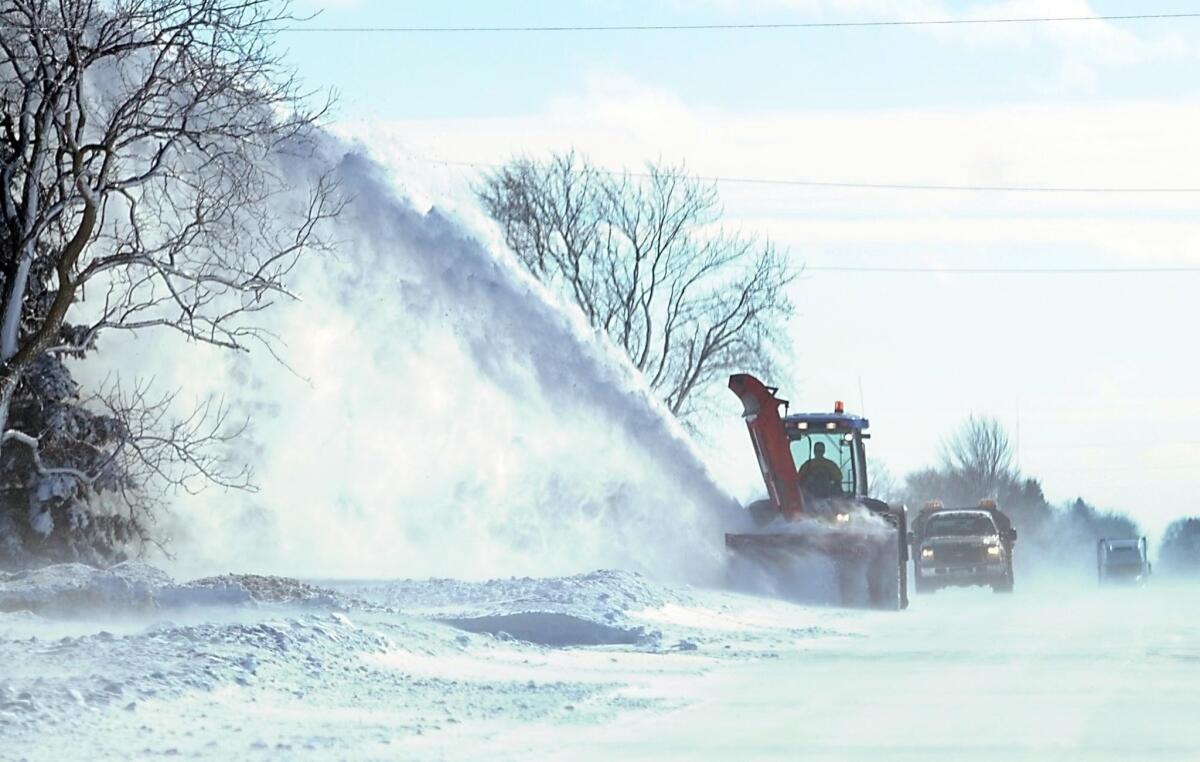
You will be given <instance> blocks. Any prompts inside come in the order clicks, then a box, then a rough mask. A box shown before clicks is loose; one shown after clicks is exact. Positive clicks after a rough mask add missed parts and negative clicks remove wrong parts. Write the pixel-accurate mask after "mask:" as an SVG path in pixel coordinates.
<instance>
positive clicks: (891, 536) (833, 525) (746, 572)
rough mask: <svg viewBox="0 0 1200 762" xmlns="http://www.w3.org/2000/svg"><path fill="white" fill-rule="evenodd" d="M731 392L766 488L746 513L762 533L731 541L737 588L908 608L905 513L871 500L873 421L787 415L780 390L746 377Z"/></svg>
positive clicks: (732, 381)
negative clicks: (869, 475)
mask: <svg viewBox="0 0 1200 762" xmlns="http://www.w3.org/2000/svg"><path fill="white" fill-rule="evenodd" d="M729 388H730V389H731V390H732V391H733V393H734V394H736V395H737V396H738V398H739V399H740V400H741V401H742V407H743V411H742V417H743V418H745V420H746V426H747V428H748V429H749V430H750V439H751V441H752V442H753V444H754V452H755V454H756V455H757V456H758V464H759V468H760V469H761V470H762V475H763V481H764V482H765V483H766V486H767V499H766V500H759V501H757V502H755V503H753V504H751V505H750V506H749V512H750V515H751V517H752V518H753V519H754V522H755V524H756V525H757V527H758V529H757V530H756V531H753V532H748V533H743V534H726V535H725V546H726V547H727V548H728V549H729V551H730V576H731V581H732V582H733V583H734V584H735V585H737V586H738V587H741V588H744V589H748V590H751V591H754V592H762V593H768V594H772V595H776V596H779V597H782V598H787V599H789V600H795V601H799V602H804V603H818V604H826V605H834V606H855V607H868V608H882V609H902V608H905V607H907V606H908V591H907V587H908V582H907V575H906V568H907V567H906V563H907V561H908V545H907V533H908V527H907V526H906V514H905V509H904V506H890V505H888V504H887V503H885V502H883V501H881V500H875V499H873V498H870V497H867V468H866V449H865V447H864V445H863V442H864V440H865V439H868V438H869V437H870V435H869V434H867V433H866V429H867V425H868V424H867V420H866V419H865V418H862V417H859V416H856V415H848V414H846V412H845V411H844V409H843V407H842V403H841V402H838V403H836V404H835V405H834V410H833V412H831V413H793V414H791V415H788V414H786V409H787V405H788V403H787V400H782V399H779V398H778V397H776V396H775V395H776V393H777V392H778V390H777V389H775V388H773V387H768V386H766V385H764V384H763V383H762V382H761V381H759V380H758V379H757V378H755V377H754V376H751V375H747V374H744V373H743V374H738V375H735V376H731V377H730V378H729ZM781 408H783V409H784V414H783V415H781V414H780V409H781ZM797 463H799V464H800V465H799V468H797V465H796V464H797Z"/></svg>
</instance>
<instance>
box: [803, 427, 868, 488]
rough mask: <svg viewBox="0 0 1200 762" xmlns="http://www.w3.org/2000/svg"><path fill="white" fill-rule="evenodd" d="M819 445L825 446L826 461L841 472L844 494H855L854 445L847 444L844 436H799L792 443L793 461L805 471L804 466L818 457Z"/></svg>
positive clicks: (815, 433) (821, 434) (814, 433)
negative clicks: (830, 462)
mask: <svg viewBox="0 0 1200 762" xmlns="http://www.w3.org/2000/svg"><path fill="white" fill-rule="evenodd" d="M817 443H821V444H823V445H824V446H825V459H826V460H829V461H832V462H833V464H834V465H835V466H837V468H838V471H840V472H841V484H840V485H839V487H840V489H841V491H842V493H843V494H849V495H853V494H854V483H855V476H856V474H855V471H854V444H853V442H847V441H846V438H845V435H844V434H838V433H832V432H831V433H822V432H813V433H811V434H799V435H797V436H796V438H795V439H793V440H792V442H791V449H792V461H793V462H794V463H795V464H796V468H797V470H798V472H799V471H803V470H804V464H806V463H808V462H809V461H810V460H812V459H813V458H814V457H816V452H815V451H816V449H817Z"/></svg>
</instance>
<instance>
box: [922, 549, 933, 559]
mask: <svg viewBox="0 0 1200 762" xmlns="http://www.w3.org/2000/svg"><path fill="white" fill-rule="evenodd" d="M921 558H922V559H923V560H925V561H929V560H931V559H932V558H933V548H921Z"/></svg>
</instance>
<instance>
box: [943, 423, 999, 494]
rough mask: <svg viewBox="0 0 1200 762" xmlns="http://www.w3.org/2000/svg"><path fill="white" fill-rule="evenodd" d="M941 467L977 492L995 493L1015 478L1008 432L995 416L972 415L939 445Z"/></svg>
mask: <svg viewBox="0 0 1200 762" xmlns="http://www.w3.org/2000/svg"><path fill="white" fill-rule="evenodd" d="M942 467H943V469H944V470H945V471H947V472H949V473H950V474H952V475H953V476H954V477H955V478H956V479H957V480H958V481H959V482H960V483H961V484H963V485H964V486H965V487H967V488H968V489H969V490H971V491H973V492H975V494H976V496H977V497H979V498H982V497H993V498H994V497H996V496H997V491H998V490H999V489H1000V488H1001V487H1002V486H1005V485H1008V484H1011V483H1014V482H1016V481H1017V472H1016V469H1015V467H1014V466H1013V449H1012V445H1011V444H1010V443H1009V441H1008V433H1007V432H1006V431H1005V430H1004V426H1002V425H1001V424H1000V422H999V421H997V420H996V419H995V418H988V417H986V416H975V415H971V416H970V417H968V418H967V420H966V421H965V422H964V423H963V424H962V426H960V427H959V429H958V431H956V432H955V433H954V434H953V435H952V436H951V437H950V438H949V439H948V440H946V441H945V442H944V443H943V446H942Z"/></svg>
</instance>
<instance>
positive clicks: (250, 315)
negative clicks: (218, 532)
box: [0, 0, 339, 486]
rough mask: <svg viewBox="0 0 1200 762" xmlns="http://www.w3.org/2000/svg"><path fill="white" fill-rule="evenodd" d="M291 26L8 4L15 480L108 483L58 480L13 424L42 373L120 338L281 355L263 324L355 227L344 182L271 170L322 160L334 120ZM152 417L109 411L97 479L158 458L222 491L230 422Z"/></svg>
mask: <svg viewBox="0 0 1200 762" xmlns="http://www.w3.org/2000/svg"><path fill="white" fill-rule="evenodd" d="M291 18H292V17H291V16H290V15H289V6H288V0H0V432H3V435H2V436H0V456H2V458H3V460H4V461H9V462H8V463H7V464H0V466H3V465H7V466H12V459H13V458H17V457H28V458H30V467H31V468H33V469H34V470H36V471H38V473H41V474H42V475H43V476H45V475H53V476H57V477H62V476H69V477H72V478H74V479H75V481H76V482H77V483H85V482H86V483H91V482H95V481H96V480H98V479H100V478H101V475H100V474H99V473H85V472H79V473H74V474H72V473H71V472H70V469H69V468H67V470H63V469H64V468H66V467H56V466H55V465H54V464H47V463H46V462H45V460H46V458H44V457H42V456H43V454H40V453H39V452H38V448H39V446H40V444H41V434H40V433H39V432H38V431H24V430H20V429H14V428H11V427H10V426H9V424H10V422H11V418H10V413H11V412H12V411H13V402H14V398H15V397H17V396H18V395H19V394H20V390H21V389H22V388H24V387H23V386H22V384H23V383H25V382H28V381H29V380H30V375H31V373H32V372H33V371H34V370H35V368H37V367H38V364H39V363H43V364H45V363H47V360H46V359H45V358H47V357H52V358H61V357H62V356H82V354H83V353H85V352H86V351H88V350H90V349H92V348H94V346H95V342H96V339H97V337H98V336H100V335H101V334H102V333H104V332H109V331H142V330H149V329H159V328H162V329H167V330H170V331H174V332H176V333H178V334H181V335H182V336H183V337H184V338H185V339H187V340H189V341H197V342H203V343H208V344H212V345H216V346H219V347H223V348H226V349H230V350H238V351H245V350H247V349H248V348H249V347H250V346H251V345H252V344H255V343H258V344H259V345H260V346H264V347H266V348H267V349H268V350H269V349H270V348H271V342H272V337H271V336H270V335H269V334H267V333H265V332H264V331H263V330H262V329H261V327H259V326H257V325H256V324H255V322H254V316H255V315H256V313H258V312H260V311H262V310H264V309H266V308H268V307H269V306H270V305H271V304H272V303H273V302H274V301H275V300H277V299H278V298H280V297H283V298H287V297H288V296H289V294H288V291H287V290H286V287H285V278H286V276H287V275H288V273H289V272H290V271H291V270H292V268H293V267H294V265H295V263H296V261H297V258H298V257H299V256H300V255H301V254H302V253H304V252H305V251H307V250H311V249H313V248H318V247H320V246H321V241H320V240H319V239H318V237H317V233H316V229H317V226H318V225H319V224H320V223H321V221H322V220H324V219H326V218H328V217H330V216H332V215H334V214H336V213H337V212H338V210H339V202H338V201H337V197H336V192H335V190H336V189H335V188H334V187H333V185H332V183H331V182H330V180H329V179H328V177H329V176H328V175H324V176H314V177H306V178H304V179H302V181H301V185H302V186H307V187H306V188H303V187H302V189H301V190H299V191H298V192H297V190H296V189H294V188H292V187H291V186H292V183H293V180H292V179H291V178H288V177H284V176H282V175H281V174H280V172H279V170H278V167H279V162H278V161H275V159H277V158H278V157H279V156H281V155H283V154H285V153H289V152H304V151H309V150H310V149H311V147H312V145H311V143H310V142H309V141H310V139H311V137H312V134H313V132H312V129H311V128H312V126H313V124H314V122H315V120H316V119H318V118H319V116H320V115H321V114H322V113H323V110H324V108H323V107H318V108H316V109H315V110H314V109H310V108H308V107H306V105H305V104H306V103H307V101H308V97H307V96H308V94H306V93H304V92H303V91H302V90H301V88H300V86H299V84H298V83H297V81H296V79H295V78H294V76H293V73H292V72H291V71H290V70H289V69H288V68H287V67H286V66H284V65H283V63H282V62H281V59H280V57H279V56H278V55H277V54H276V53H275V52H274V49H273V46H272V43H273V39H274V36H275V34H276V33H277V32H278V30H279V28H280V25H281V23H283V22H286V21H288V20H289V19H291ZM85 294H86V295H87V296H90V297H91V298H90V299H87V300H86V303H85V300H84V296H85ZM70 316H74V317H75V320H77V321H80V322H78V323H75V324H72V323H68V317H70ZM51 366H53V363H51V365H48V366H45V367H49V368H51V370H52V371H53V372H54V373H57V372H58V371H57V370H55V369H54V368H53V367H51ZM43 369H45V368H43ZM51 375H53V373H52V374H51ZM68 379H69V376H68ZM34 386H36V384H35V385H34ZM117 388H119V387H117ZM30 393H32V391H31V392H30ZM52 396H53V395H52ZM67 396H68V397H69V396H70V395H67ZM61 399H65V397H61V398H55V402H56V404H57V403H58V402H60V401H61ZM150 400H151V398H149V397H148V396H147V395H146V392H145V390H144V389H142V388H141V387H139V388H138V390H137V391H136V392H134V393H132V394H130V395H120V394H118V395H116V396H114V397H109V398H108V399H107V403H106V407H104V412H102V413H101V412H98V413H97V415H99V416H101V417H102V418H105V419H111V420H112V421H114V423H113V428H112V430H111V431H109V432H108V433H109V435H110V436H109V435H106V437H104V441H105V442H107V443H108V446H107V448H106V449H105V452H107V453H108V455H107V456H105V457H103V458H100V459H99V461H97V460H94V459H89V460H88V462H89V463H91V464H92V465H93V466H96V467H98V468H111V467H112V464H113V463H114V462H116V461H117V460H119V458H120V457H125V456H128V455H130V454H131V453H133V454H136V453H141V454H142V455H146V454H147V453H154V454H152V455H149V456H148V457H146V458H142V459H141V461H142V462H143V465H148V464H157V466H152V467H151V468H150V470H151V471H152V472H154V473H155V474H156V475H157V476H159V477H163V478H167V479H173V480H174V483H175V484H177V485H179V486H182V485H184V483H185V482H187V478H182V477H180V476H179V474H180V472H177V471H173V470H172V469H170V468H167V467H166V466H165V463H166V462H167V461H173V462H175V463H177V464H186V465H187V466H188V468H185V469H184V470H185V472H186V473H187V474H189V475H190V476H195V475H197V474H200V475H207V476H209V477H217V476H218V474H219V473H220V469H218V468H213V463H212V462H211V461H209V460H207V459H206V457H207V456H201V455H199V452H200V449H198V448H200V447H201V446H202V445H203V444H205V443H212V442H215V441H220V439H221V438H222V436H223V435H222V434H221V432H220V430H214V429H213V428H212V427H211V424H213V423H214V422H217V421H223V415H222V414H221V413H220V412H219V411H217V410H214V409H213V408H211V407H209V408H206V409H205V410H202V411H201V413H206V414H205V415H204V416H203V420H204V421H205V422H204V423H199V422H198V421H197V420H196V419H194V418H193V419H191V424H192V426H189V425H188V424H184V425H183V426H176V425H175V424H174V423H171V422H169V421H167V419H166V418H164V416H163V413H164V411H165V409H166V408H165V407H164V402H163V400H162V399H161V398H158V399H155V400H154V401H153V402H151V401H150ZM26 420H33V419H31V418H27V419H26ZM164 432H165V433H164ZM156 441H157V442H158V444H159V446H158V447H157V448H155V446H154V445H153V443H154V442H156ZM13 443H16V444H20V445H23V446H24V447H23V448H18V449H20V450H25V451H27V453H26V455H23V456H19V455H18V453H17V452H16V451H14V449H13V447H12V444H13ZM118 452H119V453H123V455H121V456H118V455H116V453H118ZM55 468H58V470H57V471H55V470H54V469H55ZM0 470H3V469H0ZM75 470H76V471H78V469H75ZM9 471H10V472H11V471H12V469H11V468H10V469H9ZM124 473H125V474H126V475H127V476H128V475H129V474H131V473H135V472H134V471H129V470H126V471H125V472H124ZM172 474H173V476H172ZM190 476H189V477H188V478H190ZM122 478H125V477H122ZM216 480H217V481H218V482H221V481H222V479H221V478H219V477H218V478H216ZM230 483H231V484H235V483H240V482H239V481H238V480H237V479H234V480H232V481H231V482H230Z"/></svg>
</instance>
